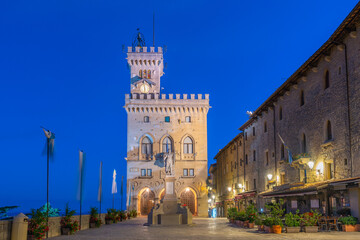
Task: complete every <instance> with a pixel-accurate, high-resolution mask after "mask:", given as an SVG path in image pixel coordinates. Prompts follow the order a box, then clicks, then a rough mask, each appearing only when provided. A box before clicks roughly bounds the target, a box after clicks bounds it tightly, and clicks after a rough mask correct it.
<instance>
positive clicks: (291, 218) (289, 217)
mask: <svg viewBox="0 0 360 240" xmlns="http://www.w3.org/2000/svg"><path fill="white" fill-rule="evenodd" d="M300 219H301V218H300V215H299V209H298V210H296V213H295V214H293V213H291V212H290V213H287V214H285V225H286V228H285V229H286V232H287V233H298V232H300Z"/></svg>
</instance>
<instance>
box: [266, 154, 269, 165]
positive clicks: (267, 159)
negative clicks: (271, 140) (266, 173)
mask: <svg viewBox="0 0 360 240" xmlns="http://www.w3.org/2000/svg"><path fill="white" fill-rule="evenodd" d="M265 157H266V166H268V165H269V152H268V151H266V152H265Z"/></svg>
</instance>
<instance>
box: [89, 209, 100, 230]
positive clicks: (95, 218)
mask: <svg viewBox="0 0 360 240" xmlns="http://www.w3.org/2000/svg"><path fill="white" fill-rule="evenodd" d="M90 223H95V226H96V227H100V226H101V219H100V218H99V213H98V209H97V208H96V207H92V208H90Z"/></svg>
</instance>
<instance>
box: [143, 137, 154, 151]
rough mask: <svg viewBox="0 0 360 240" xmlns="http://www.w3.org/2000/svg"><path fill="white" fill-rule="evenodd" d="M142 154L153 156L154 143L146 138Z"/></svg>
mask: <svg viewBox="0 0 360 240" xmlns="http://www.w3.org/2000/svg"><path fill="white" fill-rule="evenodd" d="M141 153H142V154H151V153H152V142H151V140H150V139H149V138H148V137H144V139H143V140H142V143H141Z"/></svg>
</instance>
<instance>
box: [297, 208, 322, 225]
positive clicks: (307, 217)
mask: <svg viewBox="0 0 360 240" xmlns="http://www.w3.org/2000/svg"><path fill="white" fill-rule="evenodd" d="M320 216H321V214H320V213H318V212H317V211H313V210H311V211H310V212H307V213H304V214H302V215H301V222H302V223H303V225H304V226H316V225H317V224H318V219H319V217H320Z"/></svg>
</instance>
